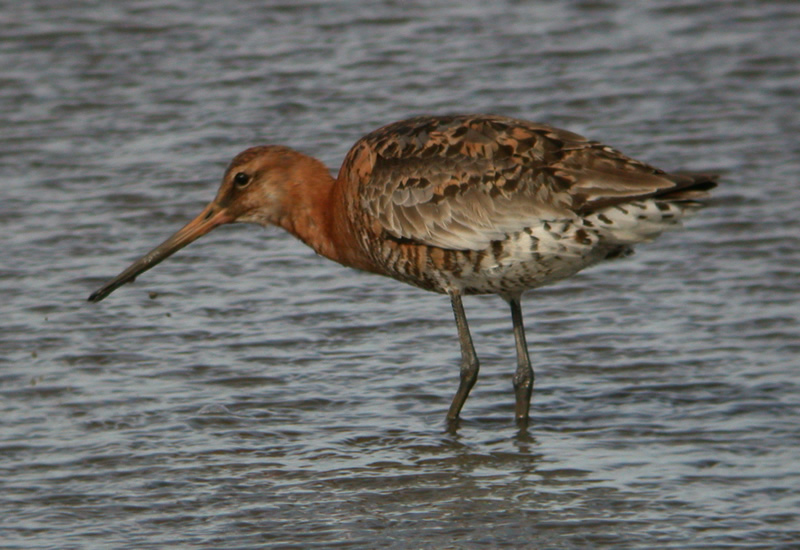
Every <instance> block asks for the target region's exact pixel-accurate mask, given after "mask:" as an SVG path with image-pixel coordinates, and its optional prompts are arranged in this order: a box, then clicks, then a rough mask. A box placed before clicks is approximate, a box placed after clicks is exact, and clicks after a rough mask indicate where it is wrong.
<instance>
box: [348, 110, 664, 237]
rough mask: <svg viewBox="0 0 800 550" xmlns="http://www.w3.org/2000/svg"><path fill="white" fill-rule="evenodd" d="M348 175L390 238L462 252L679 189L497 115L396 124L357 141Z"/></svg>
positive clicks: (556, 133)
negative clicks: (533, 228) (546, 224)
mask: <svg viewBox="0 0 800 550" xmlns="http://www.w3.org/2000/svg"><path fill="white" fill-rule="evenodd" d="M348 171H349V174H348V177H351V178H356V179H357V180H358V190H359V191H358V192H359V200H360V201H361V207H362V208H363V210H364V211H365V212H366V213H367V215H369V216H370V217H371V218H372V219H373V220H375V221H377V223H378V224H379V225H380V226H381V227H382V229H383V230H384V231H386V232H387V233H388V234H389V235H391V236H393V237H395V238H398V239H410V240H413V241H416V242H419V243H423V244H428V245H433V246H438V247H442V248H448V249H460V250H468V249H469V250H481V249H484V248H486V247H487V246H489V244H490V243H491V242H492V241H496V240H500V239H503V238H504V237H505V235H507V234H509V233H513V232H516V231H521V230H523V229H524V228H526V227H530V226H531V225H534V224H536V223H537V222H538V221H540V220H555V219H565V218H571V217H575V216H578V215H580V214H584V213H587V212H590V211H592V210H593V209H595V208H597V207H601V206H608V205H612V204H616V203H619V202H624V201H629V200H634V199H636V198H641V197H646V196H653V195H656V194H659V193H663V192H665V191H666V190H670V189H675V188H676V187H677V184H676V181H675V180H674V179H673V178H672V177H670V176H668V175H667V174H664V173H663V172H660V171H658V170H656V169H654V168H652V167H650V166H647V165H645V164H643V163H640V162H637V161H634V160H631V159H629V158H627V157H625V156H623V155H622V154H620V153H618V152H617V151H614V150H613V149H611V148H608V147H604V146H602V145H600V144H598V143H594V142H590V141H587V140H586V139H585V138H583V137H581V136H579V135H577V134H573V133H571V132H566V131H564V130H558V129H555V128H551V127H549V126H544V125H540V124H534V123H530V122H525V121H521V120H514V119H509V118H505V117H492V116H453V117H420V118H415V119H410V120H406V121H402V122H397V123H394V124H390V125H388V126H385V127H383V128H381V129H379V130H376V131H375V132H372V133H371V134H368V135H367V136H365V137H364V138H362V139H361V140H360V141H359V142H358V143H356V144H355V145H354V147H353V149H352V150H351V151H350V153H349V154H348V158H347V159H346V161H345V163H344V165H343V172H348Z"/></svg>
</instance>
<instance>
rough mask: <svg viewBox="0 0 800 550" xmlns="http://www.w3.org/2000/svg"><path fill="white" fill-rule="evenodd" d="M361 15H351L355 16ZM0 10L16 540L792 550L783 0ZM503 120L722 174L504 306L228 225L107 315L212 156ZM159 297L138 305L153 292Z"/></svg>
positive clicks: (184, 208) (793, 53)
mask: <svg viewBox="0 0 800 550" xmlns="http://www.w3.org/2000/svg"><path fill="white" fill-rule="evenodd" d="M345 6H346V7H345ZM2 12H3V15H2V16H0V128H2V131H0V170H1V171H0V174H2V175H1V177H2V201H0V235H2V237H0V239H2V249H3V255H2V262H0V288H2V296H3V300H2V305H1V306H0V307H1V308H2V310H0V313H1V314H2V322H1V324H0V328H2V331H0V418H2V424H0V540H2V543H0V546H2V547H3V548H59V549H67V548H136V549H142V548H166V547H169V548H226V549H231V548H257V547H274V548H371V547H372V548H377V547H380V548H435V549H441V548H699V547H703V548H712V547H713V548H733V547H741V548H794V547H797V545H798V544H800V517H799V515H798V512H797V510H798V509H800V507H798V504H800V496H799V495H798V491H797V488H798V487H799V486H800V466H798V464H800V445H799V443H800V428H799V427H798V426H800V397H798V396H799V395H800V391H798V390H800V388H798V382H797V370H798V360H797V355H798V353H799V352H800V326H799V323H798V298H797V297H798V287H800V278H798V274H799V273H800V238H798V230H799V229H800V221H798V215H797V212H798V210H799V209H800V185H798V180H799V179H800V145H799V144H800V141H799V140H798V139H797V136H798V135H800V118H799V117H798V110H797V106H798V104H800V93H799V92H798V90H800V45H798V44H800V42H798V40H797V29H798V28H800V8H798V6H797V5H796V3H795V2H789V1H785V2H774V1H773V2H724V3H722V2H721V3H712V2H701V1H699V0H693V1H690V0H687V1H677V0H664V1H661V2H652V3H632V2H630V3H628V2H560V3H555V2H542V3H537V4H536V5H533V4H532V3H525V2H497V3H491V5H489V3H480V2H468V3H460V4H459V6H458V7H454V6H452V5H450V4H449V3H444V2H432V3H429V2H418V3H399V2H385V3H383V4H382V5H380V6H376V5H374V4H373V3H368V2H361V3H357V2H350V3H347V4H343V3H342V4H339V3H337V4H334V3H326V2H288V1H287V2H283V3H281V2H267V3H262V2H247V1H240V2H229V3H224V4H222V3H220V4H213V5H212V4H210V3H200V2H189V1H186V0H170V1H167V2H147V1H137V2H125V3H103V2H97V1H88V0H87V1H85V2H70V3H54V2H42V1H38V2H37V1H31V2H17V3H14V4H10V5H8V6H6V7H4V9H3V10H2ZM457 111H460V112H494V113H500V114H506V115H511V116H518V117H522V118H528V119H533V120H539V121H544V122H549V123H552V124H555V125H558V126H563V127H567V128H569V129H571V130H574V131H577V132H580V133H583V134H586V135H588V136H590V137H592V138H597V139H601V140H603V141H605V142H606V143H609V144H611V145H613V146H615V147H618V148H620V149H622V150H623V151H625V152H626V153H628V154H631V155H633V156H635V157H638V158H641V159H642V160H646V161H649V162H652V163H654V164H656V165H658V166H661V167H663V168H666V169H688V170H709V169H710V170H715V171H718V172H720V173H721V174H722V175H723V182H724V184H723V186H721V187H720V188H719V189H718V190H717V192H716V201H715V204H714V206H713V207H712V208H709V209H707V210H705V211H703V212H702V213H701V214H700V215H699V216H698V217H697V218H696V219H694V220H692V221H690V222H689V224H687V225H688V227H687V229H686V230H685V231H681V232H675V233H671V234H668V235H665V236H663V237H662V238H661V239H659V240H658V241H657V242H656V243H653V244H651V245H648V246H643V247H640V248H639V250H638V253H637V255H636V256H634V257H632V258H629V259H626V260H624V261H620V262H614V263H609V264H607V265H605V266H601V267H598V268H595V269H592V270H589V271H586V272H584V273H582V274H580V275H579V276H577V277H575V278H573V279H571V280H569V281H566V282H564V283H561V284H559V285H557V286H553V287H551V288H548V289H542V290H539V291H536V292H531V293H529V294H528V295H527V296H526V300H525V303H524V304H523V307H524V311H525V314H526V323H527V325H528V339H529V342H530V345H531V351H532V357H533V359H534V362H535V365H536V372H537V380H536V383H537V387H536V390H535V393H534V401H533V407H532V415H533V418H532V423H531V426H530V427H529V429H528V430H527V431H524V432H520V431H519V430H518V429H517V427H516V425H515V424H514V422H513V419H512V416H513V391H512V389H511V375H512V373H513V369H514V365H515V359H514V343H513V337H512V334H511V329H510V317H509V315H508V312H507V311H506V306H505V304H504V303H503V302H502V301H501V300H499V299H497V298H495V297H480V298H468V299H466V300H465V304H466V307H467V314H468V316H469V318H470V322H471V326H472V330H473V335H474V337H475V340H476V347H477V350H478V353H479V355H480V356H481V359H482V361H483V363H482V365H483V366H482V372H481V378H480V379H479V381H478V384H477V386H476V387H475V389H474V390H473V393H472V396H471V397H470V400H469V401H468V402H467V405H466V407H465V409H464V412H463V416H464V418H463V421H462V422H461V426H460V429H459V430H458V432H457V433H456V434H448V433H447V432H446V430H445V425H444V422H443V420H444V415H445V413H446V410H447V407H448V405H449V402H450V399H451V397H452V394H453V392H454V391H455V388H456V385H457V378H458V366H457V365H458V359H459V352H458V343H457V339H456V335H455V326H454V323H453V321H452V318H451V311H450V307H449V303H448V301H447V299H446V298H444V297H442V296H437V295H433V294H427V293H424V292H422V291H419V290H416V289H414V288H411V287H406V286H404V285H401V284H398V283H396V282H394V281H391V280H388V279H383V278H380V277H375V276H369V275H365V274H360V273H356V272H353V271H350V270H347V269H344V268H341V267H339V266H337V265H334V264H332V263H331V262H329V261H327V260H324V259H322V258H319V257H316V256H314V254H313V253H311V251H310V250H308V249H306V248H305V247H304V245H302V244H301V243H299V242H296V241H294V240H293V239H292V238H291V237H290V236H288V235H286V234H283V233H281V232H279V231H278V230H266V231H264V230H260V229H258V228H255V227H252V226H231V227H226V228H223V229H220V230H218V231H216V232H214V233H212V234H211V235H209V236H207V237H206V238H205V239H204V240H202V241H200V242H199V243H197V244H195V245H192V246H191V247H189V248H187V249H186V250H184V251H182V252H181V253H179V254H178V255H176V256H175V257H174V258H171V259H170V260H169V261H167V262H166V263H165V264H163V265H161V266H159V267H158V268H156V269H155V270H154V271H152V272H149V273H147V274H146V275H144V276H142V277H141V278H140V280H139V281H137V283H136V284H135V285H130V286H127V287H124V288H122V289H120V290H119V291H117V292H116V293H115V294H114V295H113V296H112V297H111V298H109V299H108V300H106V301H104V302H102V303H101V304H88V303H87V302H86V301H85V299H86V297H87V296H88V294H89V293H90V292H91V291H92V290H94V289H95V288H96V287H98V286H99V285H100V284H101V283H103V282H104V281H105V280H106V279H107V278H108V277H110V276H112V275H115V274H116V273H117V272H119V271H120V270H121V269H122V268H124V267H125V266H126V265H127V264H128V262H130V261H131V260H133V259H135V258H136V257H138V255H139V254H140V253H142V252H145V251H147V250H149V249H150V248H151V247H152V246H153V245H155V244H158V243H159V242H161V240H163V238H165V237H166V236H168V235H169V234H171V233H172V232H173V231H174V230H175V229H177V228H178V227H179V226H181V225H182V224H183V223H184V222H186V221H188V220H189V219H190V218H191V217H193V216H194V215H195V214H197V213H198V212H199V211H200V209H201V208H202V206H203V205H204V204H205V203H206V202H207V201H208V200H210V199H211V198H212V197H213V195H214V193H215V190H216V185H217V183H218V181H219V178H220V176H221V174H222V170H223V169H224V166H225V165H226V164H227V162H228V160H229V159H230V157H232V156H233V155H234V154H235V153H237V152H238V151H240V150H241V149H243V148H245V147H247V146H249V145H253V144H256V143H264V142H270V143H285V144H287V145H290V146H293V147H295V148H298V149H300V150H303V151H306V152H308V153H312V154H315V155H318V156H319V157H320V158H321V159H323V160H325V161H326V162H327V163H328V164H329V165H330V166H331V168H332V169H334V170H335V169H336V167H337V166H338V162H340V161H341V159H342V157H343V155H344V154H345V152H346V151H347V149H348V148H349V146H350V145H351V144H352V143H353V142H354V141H355V140H356V139H357V138H358V137H360V136H361V135H363V134H364V133H366V132H368V131H370V130H372V129H374V128H375V127H377V126H379V125H381V124H384V123H386V122H390V121H392V120H395V119H398V118H402V117H405V116H409V115H413V114H419V113H449V112H457ZM151 293H154V294H152V295H151Z"/></svg>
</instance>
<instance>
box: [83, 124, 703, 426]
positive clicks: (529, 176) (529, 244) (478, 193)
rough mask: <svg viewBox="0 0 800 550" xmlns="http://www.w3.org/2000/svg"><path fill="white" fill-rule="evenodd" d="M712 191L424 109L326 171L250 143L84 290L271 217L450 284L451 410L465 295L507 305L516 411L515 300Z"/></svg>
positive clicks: (531, 130) (622, 248)
mask: <svg viewBox="0 0 800 550" xmlns="http://www.w3.org/2000/svg"><path fill="white" fill-rule="evenodd" d="M715 185H716V183H715V181H714V177H713V176H709V175H705V174H668V173H666V172H664V171H662V170H659V169H656V168H653V167H652V166H649V165H647V164H645V163H642V162H639V161H636V160H633V159H630V158H628V157H626V156H625V155H623V154H621V153H620V152H618V151H616V150H614V149H612V148H610V147H607V146H605V145H602V144H600V143H597V142H594V141H589V140H587V139H585V138H583V137H581V136H579V135H577V134H574V133H571V132H568V131H565V130H560V129H557V128H552V127H550V126H545V125H542V124H536V123H532V122H527V121H524V120H516V119H511V118H507V117H501V116H487V115H467V116H440V117H434V116H425V117H417V118H412V119H409V120H404V121H400V122H395V123H393V124H389V125H387V126H384V127H382V128H379V129H378V130H375V131H374V132H372V133H370V134H368V135H366V136H364V137H363V138H361V139H360V140H359V141H358V142H356V144H355V145H354V146H353V147H352V149H351V150H350V152H349V153H348V154H347V156H346V157H345V159H344V162H343V163H342V167H341V169H340V171H339V174H338V177H337V178H336V179H334V178H332V177H331V176H330V174H329V173H328V171H327V169H326V168H325V167H324V166H323V165H322V163H320V162H319V161H317V160H315V159H313V158H311V157H307V156H305V155H303V154H301V153H298V152H296V151H293V150H291V149H288V148H286V147H278V146H260V147H254V148H251V149H248V150H246V151H244V152H243V153H240V154H239V155H238V156H236V157H235V158H234V160H233V161H232V162H231V164H230V165H229V167H228V169H227V171H226V173H225V177H224V178H223V182H222V186H221V187H220V190H219V192H218V194H217V197H216V199H215V200H214V201H213V202H212V203H211V204H209V206H208V207H207V208H206V209H205V210H204V211H203V213H201V215H200V216H198V217H197V218H196V219H195V220H194V221H192V222H190V223H189V224H188V225H187V226H186V227H185V228H184V229H182V230H180V231H179V232H178V233H176V234H175V235H174V236H173V237H171V238H170V239H169V240H167V241H166V242H165V243H163V244H162V245H161V246H160V247H158V248H156V249H155V250H153V251H152V252H151V253H149V254H147V255H146V256H144V257H143V258H142V259H141V260H139V261H138V262H135V263H134V264H133V265H131V267H129V268H128V269H127V270H125V271H124V272H123V273H121V274H120V275H119V276H118V277H117V278H115V279H114V280H112V281H110V282H109V283H108V284H107V285H105V286H104V287H102V288H101V289H100V290H98V291H97V292H95V293H94V294H92V296H91V297H90V300H91V301H99V300H101V299H103V298H104V297H105V296H107V295H108V294H109V293H110V292H112V291H113V290H114V289H116V288H117V287H119V286H120V285H122V284H124V283H126V282H129V281H131V280H132V279H133V278H134V277H135V276H136V275H138V274H139V273H141V272H143V271H145V270H147V269H149V268H151V267H152V266H154V265H156V264H157V263H158V262H160V261H161V260H163V259H164V258H166V257H167V256H169V255H170V254H172V253H173V252H175V251H176V250H178V249H179V248H181V247H183V246H185V245H186V244H188V243H189V242H191V241H192V240H194V239H196V238H198V237H199V236H201V235H203V234H205V233H207V232H208V231H210V230H211V229H213V228H214V227H217V226H218V225H221V224H224V223H229V222H251V223H258V224H262V225H278V226H280V227H283V228H284V229H286V230H287V231H289V232H291V233H292V234H294V235H295V236H297V237H298V238H300V239H301V240H303V242H305V243H306V244H308V245H309V246H311V247H312V248H314V250H316V251H317V252H318V253H319V254H321V255H323V256H326V257H328V258H331V259H333V260H335V261H337V262H339V263H342V264H344V265H347V266H351V267H355V268H357V269H362V270H365V271H370V272H373V273H379V274H382V275H387V276H390V277H393V278H395V279H398V280H400V281H403V282H406V283H409V284H412V285H415V286H418V287H420V288H424V289H426V290H431V291H434V292H441V293H447V294H449V295H450V297H451V299H452V301H453V308H454V312H455V315H456V322H457V325H458V330H459V339H460V342H461V348H462V376H461V384H460V386H459V390H458V392H457V394H456V397H455V399H454V400H453V404H452V405H451V407H450V411H449V412H448V418H449V419H450V420H455V419H456V418H457V417H458V414H459V412H460V410H461V407H462V405H463V403H464V401H465V400H466V397H467V395H468V393H469V390H470V388H471V387H472V384H474V382H475V378H476V376H477V371H478V360H477V356H476V355H475V352H474V349H473V348H472V341H471V338H470V336H469V330H468V327H467V322H466V317H465V316H464V312H463V307H462V305H461V296H462V295H465V294H487V293H494V294H499V295H501V296H503V297H504V298H505V299H506V300H507V301H508V302H509V303H510V304H511V311H512V318H513V321H514V334H515V339H516V342H517V358H518V368H517V372H516V374H515V377H514V385H515V388H516V399H517V402H516V416H517V418H518V419H520V420H524V419H526V418H527V416H528V402H529V399H530V392H531V389H532V385H533V371H532V369H531V368H530V361H529V359H528V353H527V344H526V343H525V336H524V329H523V326H522V317H521V313H520V304H519V300H520V295H521V294H522V292H523V291H525V290H527V289H530V288H535V287H538V286H542V285H545V284H549V283H552V282H555V281H558V280H560V279H563V278H565V277H568V276H570V275H573V274H574V273H576V272H578V271H580V270H581V269H583V268H585V267H587V266H589V265H592V264H594V263H597V262H599V261H602V260H604V259H608V258H614V257H619V256H623V255H626V254H628V253H629V252H630V250H631V247H632V246H633V245H634V244H636V243H639V242H644V241H649V240H652V239H653V238H655V237H656V236H658V235H659V234H660V233H661V232H662V231H663V230H665V229H668V228H670V227H672V226H675V225H678V224H679V223H680V220H681V218H682V217H684V216H685V215H686V214H689V213H691V212H692V211H694V210H696V209H697V208H698V207H699V206H701V203H700V202H698V201H699V200H700V199H703V198H705V197H706V196H707V191H708V190H710V189H711V188H713V187H714V186H715Z"/></svg>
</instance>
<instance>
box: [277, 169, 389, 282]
mask: <svg viewBox="0 0 800 550" xmlns="http://www.w3.org/2000/svg"><path fill="white" fill-rule="evenodd" d="M304 160H305V162H303V163H302V164H298V167H297V170H296V171H295V173H294V174H293V177H292V178H291V184H290V185H289V187H288V189H287V191H288V192H287V194H286V196H285V198H284V203H285V205H286V208H284V212H285V215H284V216H282V217H281V218H280V219H279V220H278V222H277V225H279V226H280V227H282V228H283V229H285V230H286V231H288V232H289V233H291V234H292V235H294V236H295V237H297V238H298V239H300V240H301V241H303V242H304V243H306V244H307V245H308V246H310V247H311V248H313V249H314V251H316V252H317V254H320V255H321V256H325V257H326V258H329V259H331V260H333V261H335V262H338V263H340V264H342V265H346V266H348V267H354V268H357V269H362V270H366V271H373V270H374V268H373V267H372V265H371V262H370V261H369V258H368V257H367V256H366V254H364V253H363V252H362V251H361V248H360V246H359V244H358V239H357V238H356V235H355V232H354V230H353V224H352V223H351V220H350V215H349V210H350V209H349V208H348V205H347V204H346V202H347V201H346V197H345V196H344V186H343V185H340V184H339V182H338V181H337V180H335V179H334V178H333V177H332V176H331V175H330V172H329V171H328V169H327V167H325V165H324V164H322V162H320V161H318V160H317V159H314V158H311V157H307V160H306V159H304Z"/></svg>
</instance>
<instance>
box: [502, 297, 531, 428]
mask: <svg viewBox="0 0 800 550" xmlns="http://www.w3.org/2000/svg"><path fill="white" fill-rule="evenodd" d="M506 300H507V301H508V303H509V305H510V306H511V320H512V321H513V323H514V340H515V341H516V343H517V371H516V372H515V373H514V393H515V394H516V396H517V405H516V407H515V409H514V415H515V416H516V418H517V420H518V421H522V422H525V421H527V420H528V410H529V409H530V406H531V393H532V392H533V368H532V367H531V359H530V357H528V343H527V341H526V340H525V326H524V325H523V323H522V308H521V307H520V295H517V296H510V297H506Z"/></svg>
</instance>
